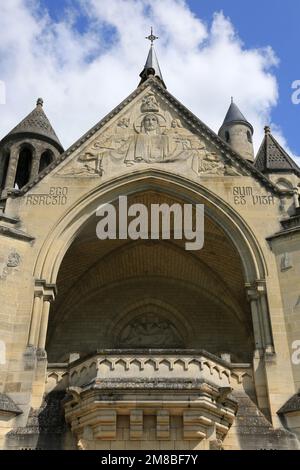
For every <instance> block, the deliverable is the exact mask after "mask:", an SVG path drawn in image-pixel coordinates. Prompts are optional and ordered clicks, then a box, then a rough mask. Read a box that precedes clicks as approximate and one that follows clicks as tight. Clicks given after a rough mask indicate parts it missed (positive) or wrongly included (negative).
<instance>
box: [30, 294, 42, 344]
mask: <svg viewBox="0 0 300 470" xmlns="http://www.w3.org/2000/svg"><path fill="white" fill-rule="evenodd" d="M41 308H42V299H41V293H36V294H35V297H34V301H33V309H32V316H31V324H30V331H29V339H28V345H30V346H36V345H37V344H36V343H37V341H36V339H37V331H38V324H39V320H40V315H41Z"/></svg>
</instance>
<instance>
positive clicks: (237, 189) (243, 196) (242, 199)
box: [232, 186, 275, 206]
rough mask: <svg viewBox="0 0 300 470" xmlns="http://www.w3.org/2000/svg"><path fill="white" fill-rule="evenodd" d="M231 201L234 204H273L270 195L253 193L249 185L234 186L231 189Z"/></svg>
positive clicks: (272, 197) (272, 198)
mask: <svg viewBox="0 0 300 470" xmlns="http://www.w3.org/2000/svg"><path fill="white" fill-rule="evenodd" d="M232 195H233V203H234V204H235V205H236V206H245V205H253V206H274V204H275V198H274V196H272V195H266V196H262V195H260V194H255V192H254V189H253V188H252V187H251V186H234V187H233V189H232Z"/></svg>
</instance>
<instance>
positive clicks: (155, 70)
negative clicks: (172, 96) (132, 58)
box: [140, 44, 167, 88]
mask: <svg viewBox="0 0 300 470" xmlns="http://www.w3.org/2000/svg"><path fill="white" fill-rule="evenodd" d="M150 75H154V76H155V77H157V78H159V80H160V81H161V82H162V84H163V86H164V87H165V88H167V87H166V85H165V82H164V80H163V77H162V73H161V70H160V66H159V63H158V59H157V55H156V52H155V49H154V46H153V44H151V46H150V50H149V53H148V57H147V60H146V63H145V67H144V69H143V71H142V72H141V73H140V77H141V82H140V85H141V84H142V83H144V82H145V81H146V80H147V78H149V76H150Z"/></svg>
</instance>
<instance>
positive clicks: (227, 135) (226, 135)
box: [225, 131, 230, 142]
mask: <svg viewBox="0 0 300 470" xmlns="http://www.w3.org/2000/svg"><path fill="white" fill-rule="evenodd" d="M225 140H226V142H229V141H230V134H229V132H228V131H225Z"/></svg>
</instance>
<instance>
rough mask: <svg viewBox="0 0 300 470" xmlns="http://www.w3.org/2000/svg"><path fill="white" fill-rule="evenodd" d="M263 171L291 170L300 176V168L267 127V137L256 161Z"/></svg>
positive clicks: (256, 164) (256, 166)
mask: <svg viewBox="0 0 300 470" xmlns="http://www.w3.org/2000/svg"><path fill="white" fill-rule="evenodd" d="M254 166H255V168H257V169H258V170H259V171H261V172H262V173H273V172H274V173H275V172H291V173H295V174H297V175H298V176H300V168H299V167H298V165H297V164H296V162H294V160H292V158H291V157H290V156H289V155H288V154H287V152H286V151H285V150H284V149H283V148H282V147H281V145H280V144H279V143H278V142H277V140H276V139H275V137H274V136H273V135H272V134H271V131H270V128H269V127H268V126H267V127H265V137H264V140H263V142H262V144H261V146H260V149H259V151H258V154H257V157H256V159H255V162H254Z"/></svg>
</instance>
